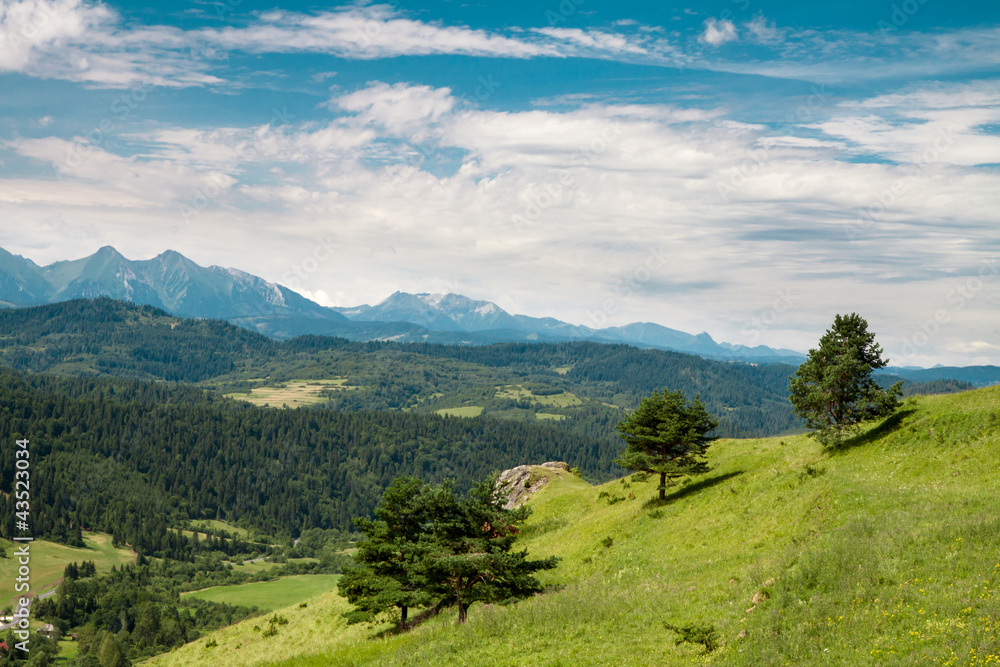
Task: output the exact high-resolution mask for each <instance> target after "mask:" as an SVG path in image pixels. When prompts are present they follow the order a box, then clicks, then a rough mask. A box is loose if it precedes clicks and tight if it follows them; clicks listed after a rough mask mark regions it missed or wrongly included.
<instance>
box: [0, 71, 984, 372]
mask: <svg viewBox="0 0 1000 667" xmlns="http://www.w3.org/2000/svg"><path fill="white" fill-rule="evenodd" d="M986 90H987V88H986V86H985V84H984V85H983V86H982V87H980V88H972V87H970V88H963V89H961V90H958V89H955V90H954V91H952V92H953V94H952V95H951V97H952V99H953V103H952V105H951V106H947V105H945V104H944V100H945V99H946V98H948V97H949V91H951V89H940V90H938V89H936V88H934V87H932V86H929V87H924V88H917V89H912V90H911V89H907V90H903V91H896V92H892V93H891V95H897V96H901V97H899V98H898V99H897V104H896V105H894V107H895V108H897V109H898V110H900V111H901V112H905V113H907V114H914V116H913V117H912V118H911V119H910V120H911V124H912V125H913V127H911V128H909V131H911V132H918V130H917V129H916V128H919V127H923V126H926V125H928V124H932V123H940V122H952V123H954V122H956V119H957V118H958V116H957V115H949V116H948V118H946V119H944V120H942V119H935V118H934V114H936V113H947V114H968V115H967V116H964V117H963V118H964V121H963V122H964V123H965V124H966V125H965V127H966V128H967V129H966V130H963V132H971V131H972V130H971V128H973V127H974V124H973V123H974V122H981V121H982V120H983V119H984V118H985V117H986V116H980V115H976V114H978V113H980V111H983V110H986V111H988V110H989V109H990V108H991V107H990V100H992V99H993V98H991V97H989V96H988V95H987V93H986V92H984V91H986ZM928 91H930V92H928ZM934 91H937V92H934ZM959 97H961V98H962V99H963V100H965V101H964V102H963V104H964V105H966V106H959V105H957V103H954V100H955V99H958V98H959ZM904 98H905V100H906V102H905V103H904ZM935 100H937V101H935ZM334 102H335V103H336V105H337V108H338V109H339V110H341V111H342V112H343V115H341V116H340V117H337V118H333V119H330V120H329V121H328V122H325V123H289V124H284V125H281V126H271V125H261V126H251V127H230V128H216V129H213V130H202V129H194V128H185V127H167V128H162V127H161V128H158V129H155V130H153V131H150V132H148V133H145V134H143V135H138V134H135V133H133V134H131V135H129V137H128V138H129V139H130V140H131V142H132V143H138V144H139V145H140V149H141V152H140V153H137V154H135V155H131V156H120V155H114V154H112V153H110V152H108V151H105V150H99V149H96V148H95V149H93V152H92V153H91V154H88V156H87V160H86V162H84V163H83V164H81V165H79V166H77V167H75V168H72V169H63V171H62V173H63V178H64V180H63V182H62V183H61V184H60V185H59V187H58V188H55V187H52V183H51V182H45V181H42V180H29V179H24V180H16V181H15V180H12V179H7V180H5V181H4V188H3V189H2V195H0V218H2V219H16V220H18V221H19V227H20V230H19V232H18V238H19V239H21V241H20V243H21V244H25V245H27V244H29V243H31V244H49V245H51V244H62V246H61V250H60V251H59V253H58V255H59V256H61V257H63V258H64V257H71V256H74V255H77V254H80V253H79V252H78V251H77V248H78V246H79V240H78V239H72V238H67V239H66V240H62V239H61V238H60V237H58V236H53V234H52V229H53V228H52V224H53V223H52V220H64V221H65V220H68V221H72V222H73V223H74V224H76V223H79V224H81V225H82V224H94V225H98V226H99V228H100V229H101V230H114V233H115V234H117V235H118V240H113V239H107V242H113V243H115V245H119V246H121V249H122V250H123V251H126V250H128V249H129V248H131V249H132V250H131V252H132V253H133V254H135V255H137V256H138V255H145V256H148V255H151V254H156V253H157V252H159V251H161V250H162V249H163V247H165V246H166V245H167V244H169V245H170V246H171V247H177V249H179V250H181V251H186V252H187V253H188V254H191V255H192V256H193V258H195V259H196V260H197V259H198V258H199V256H201V257H207V258H209V263H216V264H228V265H235V266H240V267H241V268H246V269H248V270H252V271H253V272H254V273H258V274H261V275H263V276H264V277H265V278H268V279H270V280H281V279H282V276H283V275H285V274H286V273H287V272H288V270H289V265H290V264H291V263H293V262H295V258H296V257H305V256H310V253H311V252H312V249H313V246H314V243H315V241H314V238H315V237H316V236H317V235H320V236H322V235H324V234H327V233H329V234H331V235H334V236H335V237H336V238H337V241H338V244H339V246H338V247H339V250H338V253H337V254H336V256H335V258H334V259H333V260H331V261H329V262H327V263H325V264H323V265H322V266H321V267H320V268H318V269H317V271H316V272H314V273H312V274H310V276H309V277H308V280H306V281H305V282H304V284H301V285H296V286H295V287H296V288H297V289H304V290H307V291H308V293H310V294H313V295H315V296H316V297H317V298H323V299H325V300H328V301H326V302H328V303H329V302H335V303H337V304H341V305H353V304H357V303H361V302H375V301H379V300H381V299H382V298H384V297H385V296H386V295H387V294H389V293H391V292H392V291H393V290H395V289H407V290H408V291H435V290H439V289H440V285H441V283H442V282H443V281H444V280H449V281H453V282H454V281H458V282H460V283H461V284H462V285H463V289H464V290H465V291H467V292H469V293H473V294H474V295H478V296H484V297H492V298H493V300H496V301H501V300H504V302H505V303H514V304H518V305H519V307H520V309H522V310H524V311H527V312H528V313H529V314H536V315H543V314H544V315H553V316H556V317H560V318H561V319H565V320H568V321H573V322H577V323H582V324H587V323H588V318H589V317H591V315H592V314H593V313H596V312H599V311H601V309H602V308H603V307H604V305H603V304H605V303H606V302H608V301H609V300H610V301H611V302H613V303H614V304H615V312H614V313H605V316H606V317H607V318H608V323H609V324H624V323H627V322H630V321H635V320H640V319H641V320H647V321H658V322H662V323H664V324H666V325H668V326H673V327H676V328H680V329H684V330H689V331H693V332H697V331H701V330H708V331H710V332H711V333H712V334H713V336H715V337H716V338H717V339H722V340H728V341H731V342H734V343H742V344H761V343H764V344H769V345H774V346H779V345H780V346H789V347H795V348H799V349H807V348H808V347H809V346H810V345H815V340H816V336H817V335H818V334H819V333H821V332H822V330H823V329H824V328H825V327H828V326H829V324H830V321H831V319H832V314H833V313H835V312H851V311H858V312H862V313H864V314H866V315H867V316H868V317H869V320H870V322H871V323H872V326H873V328H874V329H875V330H876V331H879V332H880V334H881V335H883V336H884V337H885V338H884V339H883V345H884V347H886V349H887V351H888V353H889V355H890V356H894V357H897V356H899V352H900V350H901V347H902V343H903V340H904V338H906V337H907V336H910V335H911V334H912V332H913V331H915V330H918V329H919V324H920V322H921V321H922V320H926V319H927V318H929V317H933V316H934V313H935V310H936V309H938V308H942V307H948V301H947V295H948V291H949V290H950V289H953V287H954V285H953V283H954V280H955V279H954V276H955V275H956V274H957V273H961V272H962V271H966V272H967V271H968V270H969V268H970V267H973V268H974V267H975V266H976V265H977V262H979V261H980V260H981V258H982V256H983V254H984V253H985V252H987V250H986V249H988V248H991V247H992V248H1000V232H998V231H997V229H996V225H995V212H996V210H998V209H1000V174H998V173H997V172H996V170H994V169H991V168H984V169H971V168H969V167H966V166H963V164H960V163H954V162H949V161H943V160H942V161H939V162H938V163H935V164H934V165H933V168H928V169H917V168H914V167H913V165H894V164H886V163H881V162H876V163H871V164H865V163H861V162H858V161H856V158H857V152H858V150H859V145H860V144H859V143H858V142H859V141H860V140H864V141H866V142H867V144H866V148H865V150H874V149H880V150H886V151H888V150H889V147H890V144H891V142H899V143H900V145H902V146H904V149H900V151H899V154H900V155H902V154H904V153H905V152H906V150H909V149H905V146H906V145H908V144H907V143H906V142H908V141H909V142H911V143H912V144H913V145H916V144H918V143H919V141H917V139H916V134H914V135H913V136H912V137H910V138H907V137H906V136H905V135H899V134H897V135H894V136H893V135H891V133H892V132H894V131H898V130H896V129H894V128H895V127H896V125H895V121H896V120H898V119H897V118H895V117H894V116H891V117H890V115H889V114H888V112H889V111H890V110H891V109H890V108H889V107H888V106H886V105H885V101H884V100H880V99H879V98H873V99H872V100H867V101H862V102H861V103H858V104H855V105H850V106H848V105H842V106H840V107H836V108H834V109H832V116H831V118H830V119H829V123H840V124H841V125H843V126H844V127H848V126H849V125H850V123H851V122H856V124H857V127H855V126H850V135H849V136H848V135H847V134H845V133H841V134H833V135H831V136H828V137H825V138H824V137H822V136H821V135H820V136H817V132H816V129H817V127H815V126H812V125H808V126H806V125H803V126H799V125H796V124H795V123H794V122H789V123H786V124H785V125H784V126H783V127H782V128H781V131H780V132H775V131H774V130H772V129H769V127H768V126H767V125H764V124H760V125H751V124H746V123H737V122H734V121H732V120H731V119H730V118H729V117H728V116H727V115H726V112H725V110H721V109H716V110H708V111H705V110H698V109H683V108H676V107H672V106H667V105H658V104H628V105H626V104H620V105H615V104H599V103H589V104H585V105H581V106H578V107H576V108H574V109H572V110H569V111H553V110H551V109H543V110H527V111H506V112H500V111H493V110H480V109H475V108H471V109H470V108H463V107H461V106H460V105H459V104H458V100H457V99H456V98H455V97H454V95H452V94H451V92H450V91H449V90H448V89H447V88H432V87H428V86H420V85H405V84H388V83H384V82H372V83H370V84H368V85H366V86H365V87H364V88H362V89H360V90H357V91H353V92H348V93H345V94H342V95H340V96H338V97H337V98H336V99H335V100H334ZM983 112H984V113H985V111H983ZM883 116H885V117H883ZM852 119H860V120H852ZM917 119H925V120H924V122H923V123H917V122H916V120H917ZM817 126H818V125H817ZM825 127H826V129H829V130H832V129H834V128H836V127H840V126H838V125H829V124H828V125H825ZM845 132H846V130H845ZM417 136H422V137H425V138H426V141H427V142H428V146H429V147H430V149H431V150H437V149H444V150H448V151H449V152H450V153H458V154H459V155H460V157H458V158H456V159H458V160H459V161H460V163H461V164H460V165H459V166H458V168H457V169H456V170H454V171H446V170H445V171H443V173H442V172H438V171H435V172H434V173H431V172H430V171H428V170H426V169H422V168H420V167H419V166H413V165H410V164H407V163H406V161H405V160H403V159H402V158H401V157H400V153H401V152H402V151H404V150H405V143H406V138H407V137H417ZM963 136H964V135H963ZM883 140H884V141H885V142H887V143H885V146H883V147H882V148H880V146H882V144H879V143H878V142H880V141H883ZM77 143H79V142H67V141H65V140H60V139H55V138H48V139H32V140H24V139H22V140H18V141H12V142H9V143H7V144H4V145H2V146H0V150H6V151H11V152H14V153H16V154H17V155H19V156H21V157H29V158H34V159H36V160H40V161H50V162H52V161H54V162H57V163H58V162H60V161H62V160H64V159H65V155H66V154H67V152H68V151H69V150H71V149H72V148H73V147H74V145H76V144H77ZM384 143H389V144H392V145H393V146H396V147H397V148H398V152H396V153H393V152H392V151H390V150H389V149H386V152H385V154H384V155H382V156H381V157H382V159H381V160H380V161H379V162H378V163H377V164H379V165H381V166H373V163H372V162H371V161H367V160H365V159H364V158H366V157H370V156H371V155H372V152H373V151H376V150H381V146H382V144H384ZM401 144H402V148H399V146H400V145H401ZM957 146H958V143H957V142H956V147H957ZM213 184H214V185H213ZM720 184H730V185H731V186H732V191H731V192H729V193H727V196H726V197H724V198H723V197H721V196H720V191H719V185H720ZM211 188H214V191H215V192H216V194H215V195H214V196H213V198H212V199H211V201H210V202H209V203H208V205H207V206H205V207H204V208H203V209H201V210H200V211H199V212H198V215H197V216H196V217H195V218H194V219H193V221H192V222H191V223H190V224H185V223H184V220H183V219H182V216H181V215H180V214H179V213H178V206H179V205H180V204H184V203H186V204H187V205H190V202H191V199H192V197H193V196H194V195H196V194H198V193H202V192H206V191H209V189H211ZM885 192H898V193H899V194H898V195H894V201H892V202H891V205H890V206H888V207H887V208H885V209H884V210H883V211H882V212H881V213H880V214H879V216H878V218H877V219H876V220H875V221H873V222H872V224H870V225H867V226H865V227H863V228H861V229H859V230H858V232H859V235H858V236H857V237H856V238H852V237H850V236H849V234H848V231H849V230H850V229H851V225H852V224H856V222H857V220H858V216H859V214H860V213H861V212H862V211H863V210H865V209H866V207H869V206H871V205H872V204H873V203H878V197H879V196H883V195H884V193H885ZM515 216H518V217H520V219H521V220H523V221H524V222H523V224H522V223H520V222H518V223H517V224H515V220H516V217H515ZM107 233H110V232H107ZM3 239H4V237H3V236H2V232H0V241H3ZM241 239H242V242H241V241H240V240H241ZM0 245H3V246H4V247H7V244H5V243H3V242H0ZM388 246H391V248H392V250H391V252H390V251H389V250H387V249H386V248H387V247H388ZM8 249H12V248H8ZM456 249H461V250H460V251H457V250H456ZM651 249H652V250H657V251H658V252H659V250H660V249H663V253H664V256H665V257H666V258H667V259H666V261H665V262H663V263H662V264H661V265H660V266H658V268H657V269H656V271H655V272H652V275H649V277H648V278H647V279H643V280H639V281H637V282H636V279H635V277H636V275H637V271H638V270H639V268H641V267H643V266H644V263H645V262H646V261H647V260H648V259H649V253H650V251H651ZM47 252H50V253H53V254H57V253H56V252H55V251H54V250H50V251H47ZM29 256H30V255H29ZM641 275H646V274H641ZM627 280H632V281H633V283H634V287H629V288H628V289H625V288H623V287H622V285H623V284H624V285H628V282H627ZM539 285H543V286H544V289H542V290H540V289H539V287H538V286H539ZM789 289H790V290H792V292H793V294H794V296H795V299H796V301H795V306H794V312H793V313H790V314H789V315H788V320H787V321H785V320H782V321H781V322H779V323H776V324H775V325H774V326H773V327H772V328H770V329H768V330H767V331H761V332H758V334H757V337H753V336H749V335H748V334H747V333H745V331H744V325H745V323H746V322H747V321H749V320H750V319H751V318H753V317H755V316H759V315H760V313H762V312H764V311H766V309H768V308H770V305H771V303H772V302H773V301H774V298H775V296H774V293H775V291H777V290H789ZM991 289H992V288H991ZM498 292H499V293H498ZM983 296H984V297H985V292H984V294H983ZM705 303H711V304H712V308H710V309H706V308H705ZM995 307H996V305H995V304H993V303H991V302H990V301H989V300H987V299H985V298H980V299H977V300H975V301H970V303H969V304H968V305H967V306H966V307H965V308H964V309H963V310H962V311H961V312H955V313H953V315H952V320H953V326H949V327H943V328H942V331H941V332H940V333H939V334H938V336H937V338H936V339H935V341H934V343H933V345H928V346H927V347H926V348H925V349H922V350H921V354H924V355H925V356H926V358H928V359H931V358H934V359H935V361H945V362H949V361H956V360H960V359H962V358H964V357H963V355H967V354H968V355H972V354H975V355H979V356H985V355H988V354H989V351H983V350H974V349H971V348H969V349H968V350H966V349H965V348H958V347H954V346H955V345H957V344H961V343H962V342H963V341H964V340H967V339H971V340H978V341H989V340H992V339H991V338H990V331H992V329H994V328H995V324H992V325H990V324H988V323H989V322H990V321H992V320H990V318H991V317H993V318H994V319H995ZM984 322H985V323H986V324H984ZM589 323H590V324H593V322H592V321H591V322H589ZM921 358H923V357H921ZM976 358H979V357H978V356H977V357H976Z"/></svg>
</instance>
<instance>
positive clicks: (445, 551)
mask: <svg viewBox="0 0 1000 667" xmlns="http://www.w3.org/2000/svg"><path fill="white" fill-rule="evenodd" d="M434 500H435V504H434V508H433V513H434V517H435V523H434V526H433V529H432V530H431V531H430V534H429V536H428V538H427V544H428V549H427V553H426V555H425V556H424V557H423V560H422V563H421V569H422V570H423V573H424V575H425V576H426V578H427V583H428V586H429V587H430V589H431V590H435V591H437V592H439V593H441V594H442V595H443V597H444V599H446V600H447V599H448V598H451V599H452V600H454V602H455V605H456V606H457V607H458V622H459V623H464V622H465V620H466V618H467V617H468V611H469V606H470V605H472V603H474V602H509V601H512V600H517V599H521V598H525V597H527V596H529V595H533V594H535V593H538V592H540V591H541V584H540V583H539V582H538V580H537V579H536V578H535V576H534V574H535V573H536V572H538V571H540V570H548V569H552V568H554V567H555V566H556V563H557V562H558V560H559V559H558V558H556V557H551V558H546V559H543V560H528V552H527V550H524V551H517V552H515V551H513V547H514V541H515V540H516V539H517V534H518V532H520V528H519V526H520V525H521V524H522V523H523V522H524V520H525V519H526V518H527V517H528V514H529V508H527V507H520V508H517V509H506V508H505V507H504V503H505V502H506V501H507V498H506V497H505V496H504V495H503V494H502V493H501V492H500V490H499V489H498V488H497V485H496V477H490V478H489V479H487V480H486V481H484V482H480V483H478V484H476V485H475V486H474V487H473V488H472V490H471V491H470V492H469V496H468V498H466V499H464V500H458V499H456V498H455V497H454V495H452V494H451V493H450V492H445V493H439V494H437V495H436V497H435V499H434Z"/></svg>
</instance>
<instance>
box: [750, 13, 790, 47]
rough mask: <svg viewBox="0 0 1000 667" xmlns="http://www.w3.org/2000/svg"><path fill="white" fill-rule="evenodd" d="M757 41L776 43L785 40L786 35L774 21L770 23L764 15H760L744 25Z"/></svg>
mask: <svg viewBox="0 0 1000 667" xmlns="http://www.w3.org/2000/svg"><path fill="white" fill-rule="evenodd" d="M743 27H744V28H746V29H747V32H749V33H750V34H751V35H753V36H754V38H755V39H756V41H759V42H776V41H780V40H781V39H783V38H784V33H783V32H782V31H781V30H778V28H777V26H775V24H774V22H773V21H768V20H767V19H766V18H764V15H763V14H758V15H757V16H755V17H754V18H753V20H751V21H748V22H746V23H744V24H743Z"/></svg>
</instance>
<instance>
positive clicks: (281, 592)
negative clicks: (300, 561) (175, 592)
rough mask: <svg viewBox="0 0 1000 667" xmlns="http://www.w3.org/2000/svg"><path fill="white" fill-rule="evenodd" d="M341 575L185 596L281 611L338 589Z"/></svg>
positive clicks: (302, 576)
mask: <svg viewBox="0 0 1000 667" xmlns="http://www.w3.org/2000/svg"><path fill="white" fill-rule="evenodd" d="M339 578H340V575H336V574H299V575H294V576H290V577H282V578H281V579H278V580H276V581H260V582H256V583H252V584H240V585H238V586H214V587H212V588H205V589H202V590H200V591H194V592H191V593H184V597H188V596H190V597H194V598H199V599H202V600H209V601H211V602H225V603H226V604H235V605H242V606H244V607H253V606H257V607H260V608H261V609H268V610H271V609H281V608H282V607H287V606H288V605H290V604H293V603H298V602H301V601H303V600H307V599H309V598H311V597H315V596H316V595H319V594H320V593H325V592H327V591H331V590H333V589H334V588H336V587H337V580H338V579H339Z"/></svg>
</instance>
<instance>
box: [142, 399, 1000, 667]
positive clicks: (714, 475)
mask: <svg viewBox="0 0 1000 667" xmlns="http://www.w3.org/2000/svg"><path fill="white" fill-rule="evenodd" d="M709 459H710V463H711V464H712V466H713V470H712V471H711V472H709V473H708V474H706V475H703V476H701V477H700V478H696V479H694V480H691V481H689V482H688V483H686V484H683V483H682V484H681V485H679V486H678V487H676V488H674V489H673V490H672V491H671V490H668V497H667V500H666V501H665V502H664V503H659V502H658V501H656V500H655V495H656V491H655V481H656V480H655V479H654V478H649V479H645V480H644V479H642V476H641V475H640V476H628V477H625V478H622V479H620V480H616V481H612V482H609V483H607V484H604V485H601V486H595V487H592V486H589V485H588V484H587V483H585V482H584V481H582V480H580V479H578V478H575V477H573V476H569V475H566V476H562V477H554V478H553V479H552V481H551V482H550V483H549V484H548V485H546V486H545V487H544V488H543V489H542V490H541V491H539V492H538V494H537V495H536V496H535V497H533V498H532V499H531V501H530V503H531V505H532V507H533V508H534V513H533V515H532V517H531V518H530V519H529V521H528V523H527V525H526V527H525V530H524V532H523V546H524V547H525V548H527V549H528V550H529V552H530V553H531V554H532V555H533V556H535V557H542V556H548V555H557V556H560V557H561V558H562V561H561V562H560V564H559V566H558V567H557V568H556V569H555V570H551V571H549V572H546V573H544V578H545V581H546V583H550V584H555V585H558V586H560V587H561V588H560V589H559V590H554V591H552V592H550V593H547V594H544V595H540V596H537V597H535V598H532V599H530V600H526V601H523V602H520V603H518V604H516V605H511V606H489V605H483V604H476V605H473V606H472V608H471V610H470V615H469V622H468V623H467V624H465V625H464V626H458V625H456V622H455V613H454V611H453V610H448V611H446V612H445V613H443V614H441V615H440V616H438V617H435V618H432V619H431V620H430V621H428V622H426V623H424V624H423V625H421V626H419V627H417V628H416V629H414V630H412V631H410V632H408V633H405V634H401V635H394V634H379V633H380V630H382V628H370V627H367V626H363V625H361V626H350V627H348V626H345V625H344V624H343V619H342V618H340V617H339V613H340V612H341V611H343V610H344V609H345V608H346V606H347V605H346V603H344V602H343V601H342V600H340V599H339V598H337V596H336V595H335V594H334V593H327V594H325V595H323V596H320V597H318V598H316V599H315V600H314V601H312V602H310V603H309V606H308V607H307V608H305V609H300V608H297V607H292V608H289V609H286V610H283V611H281V612H279V613H280V614H282V615H284V616H286V617H287V618H288V620H289V623H288V624H287V625H283V626H281V627H280V628H279V632H278V635H277V636H275V637H271V638H268V639H266V640H264V639H260V630H259V628H260V625H261V623H262V622H263V621H262V620H261V619H252V620H250V621H246V622H244V623H241V624H239V625H237V626H234V627H231V628H228V629H226V630H223V631H220V632H218V633H215V634H214V635H212V636H211V637H210V638H203V639H201V640H199V641H197V642H195V643H193V644H190V645H187V646H185V647H183V648H181V649H179V650H178V651H175V652H174V653H172V654H170V656H164V657H162V658H160V659H158V660H157V661H154V663H153V664H157V665H180V664H184V665H200V664H209V663H213V664H233V665H236V664H240V665H254V664H273V665H283V666H296V667H298V666H307V665H308V666H312V665H316V666H319V665H432V664H435V665H436V664H449V665H599V664H621V665H691V664H707V665H747V666H750V665H794V666H798V665H904V664H905V665H914V664H915V665H962V666H973V665H976V666H978V665H992V664H996V663H997V662H998V661H1000V513H998V511H997V508H998V507H1000V481H998V480H1000V387H994V388H990V389H983V390H977V391H974V392H967V393H963V394H955V395H949V396H936V397H922V398H917V399H911V400H909V401H907V403H906V405H905V407H904V409H903V410H902V411H901V412H899V413H898V414H897V415H895V416H893V417H891V418H889V419H887V420H886V421H884V422H883V423H880V424H877V425H874V426H872V427H871V428H870V429H869V430H868V431H867V432H866V433H864V434H863V435H862V436H860V437H858V438H856V439H854V440H853V441H851V442H850V443H849V446H847V447H845V448H844V449H842V450H840V451H837V452H830V451H827V450H824V449H823V448H822V447H821V446H820V445H819V444H818V443H816V442H815V441H814V440H812V439H810V438H809V437H807V436H792V437H787V436H786V437H779V438H767V439H756V440H723V441H719V442H717V443H715V444H714V445H713V446H712V448H711V449H710V456H709ZM569 463H570V464H571V465H572V463H573V462H572V461H570V462H569ZM539 470H541V469H539ZM665 623H670V624H673V625H675V626H684V625H688V624H699V625H702V626H704V627H710V628H712V629H714V630H715V631H716V632H717V636H718V640H719V646H718V648H717V649H716V650H714V651H712V652H710V653H709V652H706V651H705V650H704V649H703V647H702V646H701V645H700V644H691V643H681V644H677V643H676V640H677V637H678V635H677V633H675V632H674V631H671V630H668V629H666V628H665V626H664V624H665ZM254 625H257V626H258V630H257V631H254V629H253V626H254ZM209 639H212V640H214V641H216V642H217V644H218V646H217V647H216V648H206V647H205V644H206V642H207V641H208V640H209ZM264 642H269V643H267V644H264ZM262 645H264V646H266V650H265V649H263V648H262ZM223 656H224V657H223Z"/></svg>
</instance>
